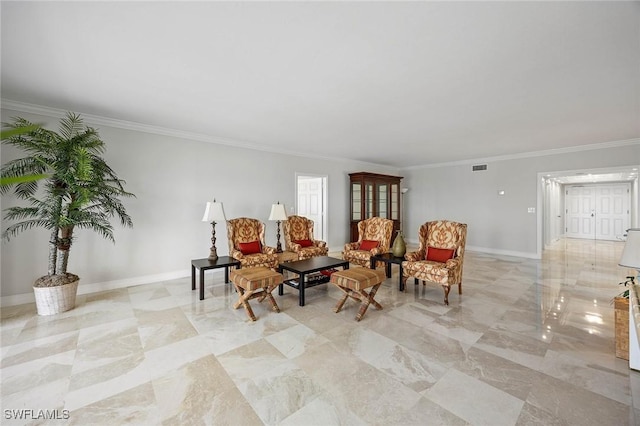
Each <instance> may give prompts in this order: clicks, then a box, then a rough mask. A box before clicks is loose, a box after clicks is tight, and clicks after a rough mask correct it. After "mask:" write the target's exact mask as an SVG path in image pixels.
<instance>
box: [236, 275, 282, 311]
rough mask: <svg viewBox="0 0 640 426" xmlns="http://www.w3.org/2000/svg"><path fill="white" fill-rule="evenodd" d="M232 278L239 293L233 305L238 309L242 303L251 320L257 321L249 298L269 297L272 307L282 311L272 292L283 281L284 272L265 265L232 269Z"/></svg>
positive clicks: (261, 299) (260, 299) (261, 298)
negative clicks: (281, 272)
mask: <svg viewBox="0 0 640 426" xmlns="http://www.w3.org/2000/svg"><path fill="white" fill-rule="evenodd" d="M230 279H231V282H232V283H233V285H234V287H235V288H236V290H237V291H238V294H239V298H238V301H237V302H236V303H235V304H234V305H233V307H234V309H238V308H239V307H240V305H242V306H243V307H244V310H245V311H246V312H247V315H248V316H249V318H250V319H251V321H255V320H256V316H255V315H254V314H253V310H252V309H251V306H250V305H249V300H251V299H255V298H256V297H258V298H259V300H258V301H259V302H262V301H263V300H264V299H265V298H267V299H269V303H271V308H272V309H273V310H274V311H276V312H280V308H279V307H278V304H277V303H276V301H275V299H274V298H273V296H272V295H271V292H272V291H273V290H274V289H275V288H276V287H278V285H280V284H281V283H282V274H280V273H278V272H274V271H273V270H271V269H269V268H266V267H264V266H259V267H255V268H242V269H235V270H232V271H231V273H230Z"/></svg>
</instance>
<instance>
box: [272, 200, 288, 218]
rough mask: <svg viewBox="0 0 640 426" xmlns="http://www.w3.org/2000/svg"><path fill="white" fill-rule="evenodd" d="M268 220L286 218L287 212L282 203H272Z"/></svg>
mask: <svg viewBox="0 0 640 426" xmlns="http://www.w3.org/2000/svg"><path fill="white" fill-rule="evenodd" d="M269 220H287V212H286V210H285V209H284V204H280V203H278V204H272V205H271V214H270V215H269Z"/></svg>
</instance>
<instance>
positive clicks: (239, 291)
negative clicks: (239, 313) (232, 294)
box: [233, 283, 244, 309]
mask: <svg viewBox="0 0 640 426" xmlns="http://www.w3.org/2000/svg"><path fill="white" fill-rule="evenodd" d="M233 286H234V287H235V288H236V293H238V294H239V296H238V301H237V302H236V303H234V304H233V309H238V308H239V307H240V305H242V295H243V294H244V288H242V287H240V286H237V285H236V284H235V283H234V284H233Z"/></svg>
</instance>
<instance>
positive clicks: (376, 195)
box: [349, 172, 402, 241]
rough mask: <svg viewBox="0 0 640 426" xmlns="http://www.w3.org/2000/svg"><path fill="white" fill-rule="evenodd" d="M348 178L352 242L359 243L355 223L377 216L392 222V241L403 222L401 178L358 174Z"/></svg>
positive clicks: (364, 173)
mask: <svg viewBox="0 0 640 426" xmlns="http://www.w3.org/2000/svg"><path fill="white" fill-rule="evenodd" d="M349 178H350V184H349V193H350V212H349V227H350V230H351V232H350V235H351V241H358V222H360V221H361V220H364V219H368V218H370V217H376V216H377V217H383V218H386V219H391V220H393V235H392V236H391V238H392V241H393V238H395V235H396V231H398V230H399V229H400V225H401V224H400V221H401V220H402V212H401V211H400V209H401V203H400V197H401V196H402V195H401V192H400V191H401V189H400V181H401V180H402V177H401V176H390V175H381V174H377V173H368V172H358V173H349Z"/></svg>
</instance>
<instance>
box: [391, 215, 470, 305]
mask: <svg viewBox="0 0 640 426" xmlns="http://www.w3.org/2000/svg"><path fill="white" fill-rule="evenodd" d="M419 239H420V246H419V248H418V251H415V252H411V253H407V254H405V256H404V258H405V259H406V260H405V261H404V262H402V270H403V274H402V280H403V284H406V282H407V279H408V278H409V277H414V281H415V283H416V284H418V280H421V281H422V284H423V285H426V281H431V282H434V283H438V284H440V285H442V288H443V290H444V304H445V305H448V304H449V291H450V290H451V286H452V285H456V284H458V293H459V294H462V265H463V262H464V246H465V243H466V241H467V224H466V223H458V222H451V221H448V220H436V221H433V222H427V223H425V224H424V225H422V226H421V227H420V230H419Z"/></svg>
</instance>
